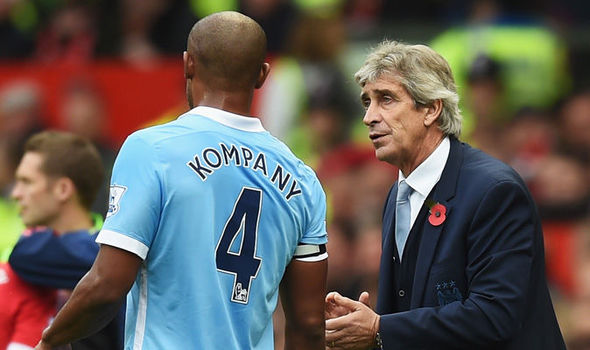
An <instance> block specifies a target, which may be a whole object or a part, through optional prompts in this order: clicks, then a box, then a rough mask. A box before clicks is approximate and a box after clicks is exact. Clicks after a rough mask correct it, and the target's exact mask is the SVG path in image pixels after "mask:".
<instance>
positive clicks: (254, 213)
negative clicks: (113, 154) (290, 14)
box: [37, 12, 327, 350]
mask: <svg viewBox="0 0 590 350" xmlns="http://www.w3.org/2000/svg"><path fill="white" fill-rule="evenodd" d="M265 56H266V38H265V34H264V32H263V30H262V28H261V27H260V26H259V25H258V24H257V23H256V22H254V21H253V20H252V19H250V18H248V17H246V16H244V15H242V14H239V13H237V12H220V13H216V14H213V15H210V16H208V17H205V18H204V19H202V20H200V21H199V22H197V23H196V24H195V26H194V27H193V29H192V30H191V32H190V35H189V38H188V48H187V52H184V54H183V60H184V68H185V77H186V82H187V98H188V101H189V106H190V107H191V108H192V109H191V110H190V111H189V112H187V113H186V114H184V115H182V116H180V117H179V118H178V119H177V120H175V121H173V122H170V123H168V124H164V125H161V126H156V127H151V128H148V129H144V130H140V131H138V132H136V133H134V134H132V135H131V136H129V137H128V138H127V140H126V141H125V143H124V145H123V146H122V148H121V151H120V153H119V155H118V157H117V160H116V162H115V166H114V169H113V174H112V178H111V195H110V203H109V211H108V214H107V219H106V221H105V224H104V226H103V229H102V231H101V232H100V234H99V236H98V238H97V242H99V243H101V248H100V251H99V254H98V257H97V259H96V261H95V263H94V265H93V267H92V269H91V270H90V272H89V274H87V275H86V276H85V277H84V278H83V279H82V281H81V282H80V283H79V284H78V286H77V287H76V289H75V290H74V292H73V294H72V296H71V298H70V300H69V301H68V303H67V304H66V305H65V306H64V308H63V309H62V310H61V311H60V313H59V314H58V315H57V317H56V319H55V321H54V322H53V324H52V325H51V326H50V327H49V328H47V329H46V330H45V332H44V334H43V338H42V341H41V342H40V343H39V344H38V346H37V348H38V349H51V348H52V347H54V346H57V345H61V344H66V343H68V342H71V341H72V340H74V339H76V338H79V337H82V336H85V335H86V334H89V333H91V332H93V331H95V330H96V329H98V328H99V327H100V326H101V325H102V324H103V323H104V322H106V321H107V320H108V319H110V317H112V315H113V313H114V311H115V310H116V308H117V306H118V305H119V303H120V301H121V300H122V297H123V296H124V295H126V294H127V292H128V291H129V290H130V293H129V294H128V297H127V305H128V306H127V319H126V330H125V348H127V349H138V350H139V349H144V350H145V349H273V348H274V346H273V326H272V313H273V311H274V309H275V307H276V305H277V298H278V292H279V289H280V294H281V300H282V303H283V307H284V310H285V316H286V331H285V342H286V348H288V349H324V327H325V326H324V295H325V279H326V270H327V259H326V258H327V254H326V249H325V244H326V242H327V235H326V229H325V213H326V208H325V194H324V192H323V190H322V188H321V186H320V184H319V182H318V180H317V178H316V176H315V174H314V173H313V171H312V170H311V169H310V168H309V167H307V166H305V165H304V164H303V163H302V162H301V161H300V160H298V159H297V158H295V156H294V155H293V154H292V153H291V151H290V150H289V149H288V148H287V147H286V146H285V145H284V144H283V143H281V142H280V141H278V140H277V139H276V138H274V137H273V136H271V135H270V134H269V133H268V132H267V131H265V129H264V128H263V126H262V124H261V122H260V120H259V119H257V118H255V117H251V116H248V115H249V111H250V105H251V102H252V95H253V91H254V89H256V88H259V87H261V86H262V84H263V82H264V80H265V79H266V76H267V75H268V72H269V65H268V64H267V63H265V62H264V59H265ZM195 106H196V107H195Z"/></svg>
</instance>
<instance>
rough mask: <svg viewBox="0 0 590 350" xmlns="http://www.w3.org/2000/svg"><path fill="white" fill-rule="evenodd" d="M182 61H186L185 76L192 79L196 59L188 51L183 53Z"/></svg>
mask: <svg viewBox="0 0 590 350" xmlns="http://www.w3.org/2000/svg"><path fill="white" fill-rule="evenodd" d="M182 61H183V62H184V78H185V79H192V78H193V76H194V75H195V60H194V59H193V56H191V55H190V54H189V53H188V52H187V51H184V52H183V53H182Z"/></svg>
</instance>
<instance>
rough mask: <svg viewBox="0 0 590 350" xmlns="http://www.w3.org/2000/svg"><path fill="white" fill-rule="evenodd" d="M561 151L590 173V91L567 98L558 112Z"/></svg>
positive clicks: (573, 94) (582, 91) (585, 90)
mask: <svg viewBox="0 0 590 350" xmlns="http://www.w3.org/2000/svg"><path fill="white" fill-rule="evenodd" d="M558 120H559V134H560V149H561V150H562V151H563V152H566V153H568V154H571V155H572V156H574V157H576V158H578V159H579V160H580V161H581V162H583V163H584V164H585V165H586V167H588V168H587V171H590V89H582V90H580V91H577V92H575V93H572V94H571V95H569V96H567V97H566V98H565V99H564V101H563V103H562V104H561V106H560V108H559V110H558Z"/></svg>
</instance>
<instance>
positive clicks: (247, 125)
mask: <svg viewBox="0 0 590 350" xmlns="http://www.w3.org/2000/svg"><path fill="white" fill-rule="evenodd" d="M187 114H196V115H201V116H203V117H206V118H209V119H212V120H214V121H216V122H218V123H221V124H223V125H227V126H229V127H232V128H234V129H239V130H244V131H252V132H261V131H266V130H265V129H264V127H263V126H262V123H261V122H260V119H258V118H256V117H246V116H243V115H239V114H235V113H231V112H228V111H224V110H222V109H218V108H213V107H207V106H197V107H195V108H193V109H191V110H190V111H188V113H187Z"/></svg>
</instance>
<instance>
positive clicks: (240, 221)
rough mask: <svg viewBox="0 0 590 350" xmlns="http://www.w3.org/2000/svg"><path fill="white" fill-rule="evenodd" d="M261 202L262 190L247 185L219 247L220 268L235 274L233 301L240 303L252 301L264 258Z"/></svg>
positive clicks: (217, 257)
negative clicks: (260, 235) (259, 243)
mask: <svg viewBox="0 0 590 350" xmlns="http://www.w3.org/2000/svg"><path fill="white" fill-rule="evenodd" d="M261 205H262V191H261V190H260V189H255V188H248V187H243V188H242V191H241V192H240V196H239V197H238V199H237V200H236V203H235V204H234V209H233V211H232V213H231V215H230V217H229V219H228V220H227V222H226V223H225V228H224V229H223V233H222V234H221V238H220V239H219V242H217V249H216V250H215V263H216V264H217V270H219V271H221V272H225V273H229V274H232V275H234V283H233V287H232V293H231V301H233V302H236V303H240V304H247V303H248V297H249V294H250V287H251V285H252V280H253V279H254V278H256V275H257V274H258V270H259V269H260V263H261V262H262V259H260V258H259V257H257V256H256V244H257V240H258V220H259V218H260V206H261ZM240 232H241V233H242V240H241V243H240V244H239V249H237V250H238V251H237V252H235V251H232V246H234V241H235V240H236V238H237V237H238V236H239V235H240ZM234 250H236V249H235V247H234Z"/></svg>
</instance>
